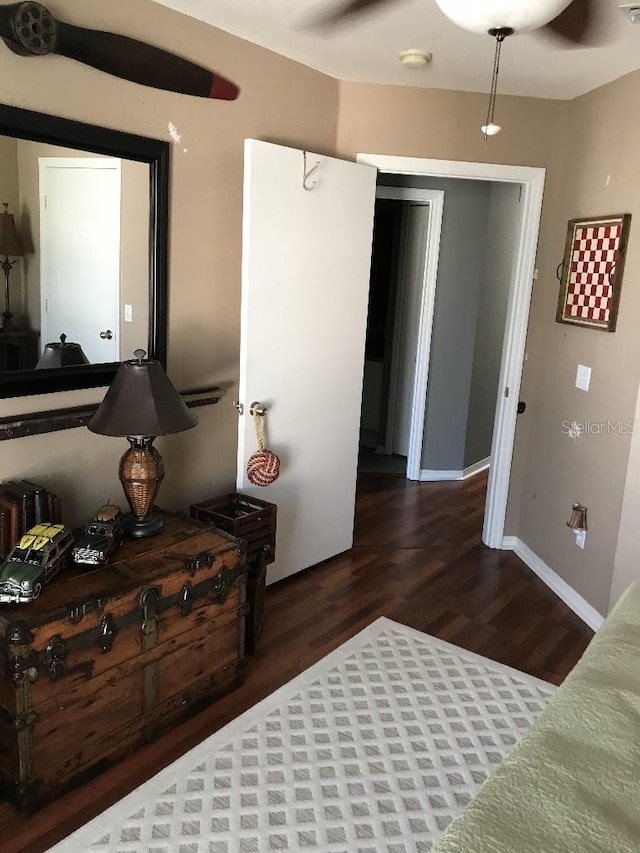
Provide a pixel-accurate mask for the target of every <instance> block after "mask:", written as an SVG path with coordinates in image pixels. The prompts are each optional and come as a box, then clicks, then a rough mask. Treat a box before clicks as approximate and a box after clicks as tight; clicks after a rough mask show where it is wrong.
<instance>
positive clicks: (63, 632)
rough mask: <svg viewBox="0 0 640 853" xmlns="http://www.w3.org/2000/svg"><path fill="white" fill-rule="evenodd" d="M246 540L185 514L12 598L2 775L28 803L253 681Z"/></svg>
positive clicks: (4, 631) (0, 637)
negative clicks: (246, 672)
mask: <svg viewBox="0 0 640 853" xmlns="http://www.w3.org/2000/svg"><path fill="white" fill-rule="evenodd" d="M246 572H247V568H246V559H245V546H244V543H242V542H241V541H238V540H236V539H235V538H233V537H231V536H229V535H227V534H226V533H224V532H222V531H219V530H216V529H215V528H212V527H210V526H206V525H202V524H198V523H197V522H195V521H193V520H191V519H186V518H183V517H175V516H173V517H168V518H167V520H166V527H165V529H164V531H163V532H162V533H160V534H158V535H157V536H154V537H150V538H148V539H141V540H137V541H127V542H125V543H124V544H123V545H122V547H121V548H120V550H119V551H118V552H117V553H116V556H115V559H114V560H113V561H112V562H111V563H110V564H109V565H107V566H105V567H103V568H100V569H96V570H92V571H78V570H74V569H71V570H66V571H65V572H63V573H61V574H60V575H59V576H58V577H57V578H56V579H55V580H54V581H52V583H51V584H50V585H48V586H47V587H45V589H44V590H43V593H42V595H41V596H40V598H39V599H38V600H37V601H35V602H33V603H32V604H29V605H25V606H15V605H0V667H1V670H0V784H1V786H2V790H3V792H4V793H5V794H6V795H7V796H8V797H9V798H10V799H11V800H12V801H13V802H15V803H16V804H17V805H18V806H19V807H21V808H23V809H25V810H27V811H29V810H32V809H33V808H35V807H37V806H38V805H41V804H42V803H44V802H46V801H47V800H50V799H52V798H54V797H55V796H58V795H59V794H61V793H62V792H63V791H65V790H67V789H69V788H71V787H74V786H75V785H77V784H80V783H82V781H84V780H85V779H87V778H90V776H92V775H94V774H95V773H96V772H99V771H100V770H101V769H103V768H104V767H106V766H107V765H108V764H110V763H113V761H115V760H116V759H117V758H119V757H121V756H123V755H124V754H126V753H129V752H130V751H132V750H133V749H135V748H136V747H137V746H139V745H140V744H142V743H144V742H146V741H149V740H151V739H153V738H154V737H156V736H157V735H159V734H160V733H161V732H162V731H164V730H166V729H168V728H170V727H171V726H173V725H174V724H176V723H177V722H179V721H180V720H182V719H184V718H186V717H187V716H189V715H191V714H193V713H196V712H197V711H198V710H200V709H201V708H203V707H205V705H207V704H209V703H210V702H211V701H212V700H213V699H215V698H217V697H219V696H221V695H223V694H225V693H227V692H229V691H230V690H232V689H233V688H234V687H236V686H238V685H239V684H240V683H241V681H242V674H243V659H244V622H245V615H246V609H247V605H246Z"/></svg>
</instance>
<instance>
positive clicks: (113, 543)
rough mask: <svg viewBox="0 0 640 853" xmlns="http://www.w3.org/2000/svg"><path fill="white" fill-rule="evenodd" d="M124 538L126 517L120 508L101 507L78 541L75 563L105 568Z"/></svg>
mask: <svg viewBox="0 0 640 853" xmlns="http://www.w3.org/2000/svg"><path fill="white" fill-rule="evenodd" d="M123 536H124V516H123V514H122V512H121V511H120V507H119V506H116V505H115V504H105V505H104V506H101V507H100V509H99V510H98V511H97V512H96V514H95V515H94V516H93V518H92V519H91V521H89V522H88V523H87V524H86V526H85V528H84V533H83V535H82V536H80V537H79V538H78V539H76V544H75V545H74V548H73V551H72V554H71V556H72V558H73V561H74V563H80V564H86V565H89V566H103V565H104V564H105V563H106V562H107V560H108V559H109V557H110V556H111V555H112V554H113V552H114V551H115V550H116V548H117V547H118V545H119V544H120V543H121V542H122V538H123Z"/></svg>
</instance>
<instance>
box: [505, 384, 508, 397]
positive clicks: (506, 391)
mask: <svg viewBox="0 0 640 853" xmlns="http://www.w3.org/2000/svg"><path fill="white" fill-rule="evenodd" d="M504 396H505V397H508V396H509V386H508V385H507V386H506V388H505V389H504Z"/></svg>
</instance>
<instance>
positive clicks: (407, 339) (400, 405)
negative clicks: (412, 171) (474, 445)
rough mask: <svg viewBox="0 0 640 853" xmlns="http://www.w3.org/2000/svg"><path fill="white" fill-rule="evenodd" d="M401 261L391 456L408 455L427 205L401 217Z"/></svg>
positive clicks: (411, 207)
mask: <svg viewBox="0 0 640 853" xmlns="http://www.w3.org/2000/svg"><path fill="white" fill-rule="evenodd" d="M404 217H405V220H404V227H403V242H404V259H403V264H402V278H401V280H400V282H399V287H398V297H397V307H396V327H395V329H394V339H395V341H397V346H396V345H395V342H394V361H395V363H392V365H391V371H392V373H393V374H394V375H395V401H394V406H393V440H392V442H391V451H392V453H397V454H399V455H400V456H408V455H409V439H410V437H411V426H412V413H413V391H414V387H415V377H416V359H417V356H418V333H419V331H420V306H421V303H422V288H423V284H424V272H425V265H426V262H427V237H428V234H429V205H428V204H409V205H407V208H406V210H405V213H404Z"/></svg>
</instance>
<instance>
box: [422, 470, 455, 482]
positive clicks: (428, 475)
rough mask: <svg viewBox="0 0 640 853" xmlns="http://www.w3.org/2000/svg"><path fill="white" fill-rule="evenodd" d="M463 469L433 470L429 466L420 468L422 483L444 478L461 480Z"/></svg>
mask: <svg viewBox="0 0 640 853" xmlns="http://www.w3.org/2000/svg"><path fill="white" fill-rule="evenodd" d="M461 479H462V471H437V470H436V471H432V470H430V469H428V468H422V469H421V470H420V482H421V483H436V482H439V481H441V480H442V481H444V480H461Z"/></svg>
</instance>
